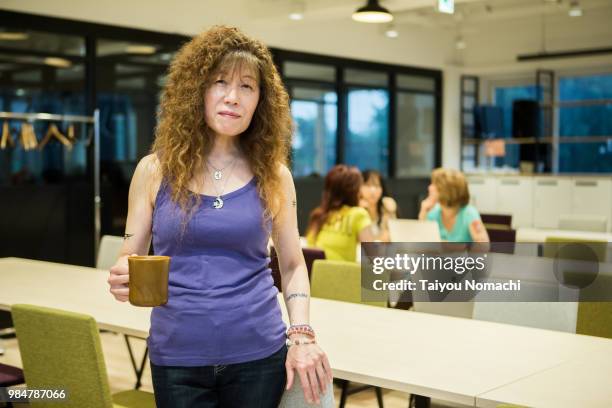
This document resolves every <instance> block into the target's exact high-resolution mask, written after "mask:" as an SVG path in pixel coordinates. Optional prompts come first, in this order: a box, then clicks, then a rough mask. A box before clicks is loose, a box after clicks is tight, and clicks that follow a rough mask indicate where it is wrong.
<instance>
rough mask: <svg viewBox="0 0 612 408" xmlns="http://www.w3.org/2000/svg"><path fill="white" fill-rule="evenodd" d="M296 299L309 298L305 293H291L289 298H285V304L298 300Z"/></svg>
mask: <svg viewBox="0 0 612 408" xmlns="http://www.w3.org/2000/svg"><path fill="white" fill-rule="evenodd" d="M298 297H301V298H307V297H309V296H308V294H306V293H292V294H290V295H289V296H287V297H286V298H285V302H288V301H290V300H291V299H295V298H298Z"/></svg>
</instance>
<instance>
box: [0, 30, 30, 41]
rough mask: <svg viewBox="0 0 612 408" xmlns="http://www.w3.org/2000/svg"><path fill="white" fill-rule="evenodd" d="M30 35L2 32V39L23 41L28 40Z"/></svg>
mask: <svg viewBox="0 0 612 408" xmlns="http://www.w3.org/2000/svg"><path fill="white" fill-rule="evenodd" d="M29 37H30V36H29V35H28V34H26V33H17V32H14V33H8V32H3V33H0V40H6V41H21V40H27V39H28V38H29Z"/></svg>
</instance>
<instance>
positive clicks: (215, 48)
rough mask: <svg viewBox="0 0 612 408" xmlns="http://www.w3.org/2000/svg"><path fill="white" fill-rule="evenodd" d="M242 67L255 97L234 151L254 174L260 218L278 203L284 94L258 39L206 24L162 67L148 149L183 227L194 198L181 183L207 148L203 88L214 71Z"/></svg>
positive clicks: (210, 136) (285, 143) (286, 125)
mask: <svg viewBox="0 0 612 408" xmlns="http://www.w3.org/2000/svg"><path fill="white" fill-rule="evenodd" d="M243 66H244V67H246V68H247V69H251V70H252V71H253V72H254V73H256V74H257V76H258V79H259V87H260V97H259V102H258V104H257V108H256V109H255V113H254V114H253V118H252V120H251V123H250V125H249V127H248V128H247V130H246V131H244V133H243V134H241V135H240V136H239V146H240V149H241V150H242V152H243V153H244V154H245V156H246V158H247V160H248V161H249V165H250V168H251V170H252V171H253V173H254V174H255V177H256V180H257V188H258V191H259V195H260V197H261V199H262V203H263V204H264V210H265V212H264V216H265V218H266V219H273V218H274V217H275V216H276V215H277V214H278V212H279V210H280V208H281V205H283V202H284V198H283V194H282V193H281V180H280V173H279V169H280V165H281V164H286V163H287V157H288V151H289V143H290V138H291V131H292V122H291V114H290V110H289V96H288V94H287V91H286V90H285V88H284V86H283V83H282V81H281V78H280V75H279V73H278V71H277V69H276V67H275V65H274V62H273V60H272V55H271V54H270V51H269V50H268V48H267V47H266V46H265V45H264V44H263V43H262V42H260V41H258V40H254V39H252V38H249V37H248V36H247V35H245V34H244V33H242V32H241V31H240V30H238V29H237V28H235V27H227V26H214V27H212V28H211V29H209V30H208V31H205V32H203V33H201V34H199V35H197V36H195V37H194V38H192V39H191V41H189V42H187V43H186V44H185V45H183V46H182V47H181V49H180V50H179V51H178V53H177V54H176V56H175V57H174V59H173V61H172V63H171V64H170V68H169V72H168V76H167V79H166V84H165V86H164V89H163V92H162V95H161V102H160V107H159V111H158V124H157V128H156V132H155V142H154V143H153V146H152V148H151V152H152V153H155V154H156V155H157V159H158V160H159V163H160V170H161V174H162V177H163V179H164V181H166V182H167V183H168V184H169V186H170V189H171V196H172V200H173V201H174V202H176V203H178V204H179V206H180V208H181V209H182V210H183V211H184V213H185V215H186V217H185V220H184V222H185V223H186V222H187V220H188V218H189V217H190V216H191V214H192V213H193V211H194V210H195V208H196V207H197V205H198V204H199V202H200V200H201V198H200V197H199V196H198V195H194V194H192V193H191V192H190V191H189V189H188V185H189V183H190V181H191V180H192V179H194V177H196V176H197V174H198V171H201V170H202V169H203V165H204V163H205V160H206V158H207V157H208V154H209V153H210V151H211V149H212V147H213V144H214V137H215V136H214V132H213V131H212V130H211V129H210V128H209V127H208V125H207V124H206V121H205V109H206V108H205V105H204V95H205V91H206V89H208V87H209V86H210V85H212V83H213V82H214V79H215V77H216V75H217V74H218V73H220V72H227V71H230V72H233V71H234V70H235V69H241V68H242V67H243Z"/></svg>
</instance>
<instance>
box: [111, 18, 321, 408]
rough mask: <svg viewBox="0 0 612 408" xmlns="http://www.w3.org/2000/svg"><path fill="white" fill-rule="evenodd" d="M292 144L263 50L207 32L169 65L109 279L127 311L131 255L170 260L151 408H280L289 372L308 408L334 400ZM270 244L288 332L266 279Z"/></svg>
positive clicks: (154, 338) (284, 102)
mask: <svg viewBox="0 0 612 408" xmlns="http://www.w3.org/2000/svg"><path fill="white" fill-rule="evenodd" d="M290 134H291V116H290V112H289V101H288V95H287V93H286V91H285V89H284V87H283V84H282V82H281V79H280V76H279V74H278V72H277V70H276V68H275V66H274V64H273V61H272V57H271V54H270V52H269V50H268V49H267V48H266V47H265V46H264V45H263V44H262V43H261V42H259V41H256V40H253V39H251V38H249V37H247V36H246V35H245V34H243V33H242V32H240V31H239V30H238V29H236V28H231V27H225V26H216V27H213V28H212V29H210V30H208V31H206V32H204V33H202V34H200V35H198V36H196V37H194V38H193V39H192V40H191V41H190V42H188V43H187V44H185V45H184V46H183V47H182V48H181V50H180V51H179V52H178V53H177V55H176V57H175V58H174V60H173V62H172V64H171V66H170V70H169V74H168V78H167V83H166V85H165V88H164V91H163V94H162V98H161V103H160V110H159V117H158V126H157V129H156V136H155V142H154V144H153V147H152V153H151V154H150V155H148V156H146V157H144V158H143V159H142V160H141V161H140V163H139V164H138V166H137V168H136V171H135V172H134V176H133V178H132V183H131V186H130V193H129V209H128V217H127V223H126V235H125V237H126V239H125V242H124V244H123V247H122V251H121V256H120V257H119V259H118V261H117V263H116V264H115V265H114V266H113V267H112V268H111V270H110V277H109V280H108V281H109V284H110V291H111V293H112V294H113V295H114V296H115V298H116V299H117V300H120V301H126V300H128V295H129V288H128V282H129V271H128V266H127V257H128V255H130V254H147V253H148V252H149V245H150V242H151V240H152V241H153V247H154V250H155V253H156V254H157V255H168V256H171V257H172V259H171V262H170V276H169V296H168V303H167V304H165V305H163V306H158V307H155V308H154V309H153V311H152V314H151V329H150V333H149V338H148V340H147V344H148V347H149V350H150V360H151V371H152V376H153V386H154V390H155V399H156V402H157V406H158V407H179V406H180V407H183V406H185V407H193V406H198V407H254V406H258V407H276V406H277V405H278V403H279V401H280V398H281V396H282V394H283V390H284V389H285V388H286V389H289V388H291V386H292V384H293V382H294V376H295V375H296V374H295V373H294V370H295V371H297V376H298V377H299V382H300V383H301V384H302V388H303V392H304V397H305V399H306V400H307V401H308V402H319V400H320V397H319V395H320V393H321V392H324V391H325V389H326V388H327V387H330V385H329V384H330V381H331V378H332V374H331V369H330V366H329V362H328V360H327V357H326V355H325V353H324V352H323V351H322V350H321V349H320V348H319V346H318V345H317V344H316V342H315V333H314V331H313V329H312V328H311V327H310V326H309V296H310V290H309V282H308V274H307V270H306V266H305V263H304V258H303V255H302V251H301V249H300V243H299V235H298V233H297V230H298V229H297V213H296V195H295V187H294V184H293V179H292V177H291V173H290V172H289V170H288V168H287V166H286V158H287V154H288V145H289V138H290ZM270 235H271V236H272V239H273V240H274V246H275V248H276V250H277V252H278V258H279V262H280V268H281V273H282V285H283V293H284V295H285V304H286V306H287V310H288V314H289V318H290V321H291V326H290V327H289V329H288V330H285V329H286V326H285V324H284V322H283V320H282V317H281V310H280V305H279V304H278V301H277V293H278V291H277V290H276V288H275V287H274V284H273V279H272V276H271V273H270V269H269V268H268V262H269V259H268V252H267V243H268V239H269V237H270ZM286 340H287V345H286V344H285V343H286ZM287 346H289V348H287Z"/></svg>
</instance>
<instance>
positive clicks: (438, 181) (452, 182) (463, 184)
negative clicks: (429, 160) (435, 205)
mask: <svg viewBox="0 0 612 408" xmlns="http://www.w3.org/2000/svg"><path fill="white" fill-rule="evenodd" d="M431 182H432V184H433V185H434V186H436V189H437V190H438V201H439V202H440V204H442V205H444V206H447V207H457V206H459V207H464V206H466V205H467V204H469V202H470V192H469V190H468V184H467V180H466V179H465V176H464V175H463V173H462V172H460V171H458V170H451V169H444V168H441V167H440V168H437V169H435V170H434V171H433V172H432V173H431Z"/></svg>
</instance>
